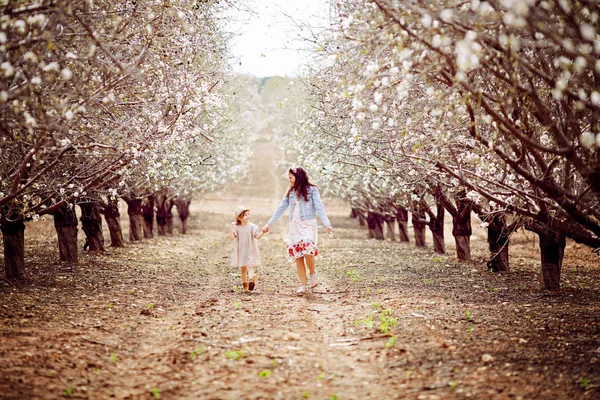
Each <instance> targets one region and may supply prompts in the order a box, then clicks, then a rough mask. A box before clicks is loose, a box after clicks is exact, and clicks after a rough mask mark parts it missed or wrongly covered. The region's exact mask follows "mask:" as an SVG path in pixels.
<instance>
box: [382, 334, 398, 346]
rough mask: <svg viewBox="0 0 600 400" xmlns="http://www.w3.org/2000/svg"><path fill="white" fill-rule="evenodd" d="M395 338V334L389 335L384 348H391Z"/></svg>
mask: <svg viewBox="0 0 600 400" xmlns="http://www.w3.org/2000/svg"><path fill="white" fill-rule="evenodd" d="M396 341H397V338H396V336H395V335H394V336H392V337H390V338H389V339H388V340H387V342H385V348H386V349H391V348H392V347H393V346H394V345H395V344H396Z"/></svg>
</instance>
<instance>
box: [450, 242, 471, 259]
mask: <svg viewBox="0 0 600 400" xmlns="http://www.w3.org/2000/svg"><path fill="white" fill-rule="evenodd" d="M454 243H456V257H457V258H458V261H471V236H454Z"/></svg>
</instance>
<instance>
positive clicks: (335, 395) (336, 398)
mask: <svg viewBox="0 0 600 400" xmlns="http://www.w3.org/2000/svg"><path fill="white" fill-rule="evenodd" d="M328 400H339V399H338V395H337V394H335V393H334V394H332V395H331V396H329V399H328Z"/></svg>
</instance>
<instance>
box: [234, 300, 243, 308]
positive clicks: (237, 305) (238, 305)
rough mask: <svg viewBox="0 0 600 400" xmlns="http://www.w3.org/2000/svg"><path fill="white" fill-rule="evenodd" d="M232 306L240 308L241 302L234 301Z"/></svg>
mask: <svg viewBox="0 0 600 400" xmlns="http://www.w3.org/2000/svg"><path fill="white" fill-rule="evenodd" d="M233 305H234V306H235V308H242V302H241V301H236V302H235V303H233Z"/></svg>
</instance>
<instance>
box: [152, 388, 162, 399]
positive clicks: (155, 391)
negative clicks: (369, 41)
mask: <svg viewBox="0 0 600 400" xmlns="http://www.w3.org/2000/svg"><path fill="white" fill-rule="evenodd" d="M150 394H151V395H152V398H153V399H160V390H159V389H158V388H152V389H150Z"/></svg>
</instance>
